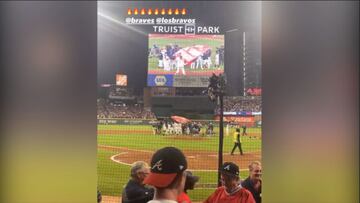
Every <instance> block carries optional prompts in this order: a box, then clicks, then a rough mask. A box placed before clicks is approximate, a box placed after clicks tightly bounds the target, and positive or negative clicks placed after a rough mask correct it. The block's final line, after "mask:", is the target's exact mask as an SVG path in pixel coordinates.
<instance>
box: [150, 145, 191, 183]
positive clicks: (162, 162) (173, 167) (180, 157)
mask: <svg viewBox="0 0 360 203" xmlns="http://www.w3.org/2000/svg"><path fill="white" fill-rule="evenodd" d="M150 167H151V169H150V174H149V175H148V176H147V177H146V178H145V180H144V184H148V185H153V186H155V187H158V188H164V187H167V186H168V185H170V183H171V182H172V181H173V180H174V179H175V177H176V175H177V174H179V173H181V172H183V171H185V170H186V169H187V161H186V158H185V156H184V154H183V153H182V152H181V151H180V150H179V149H177V148H175V147H165V148H162V149H159V150H158V151H157V152H155V154H154V155H153V156H152V158H151V165H150Z"/></svg>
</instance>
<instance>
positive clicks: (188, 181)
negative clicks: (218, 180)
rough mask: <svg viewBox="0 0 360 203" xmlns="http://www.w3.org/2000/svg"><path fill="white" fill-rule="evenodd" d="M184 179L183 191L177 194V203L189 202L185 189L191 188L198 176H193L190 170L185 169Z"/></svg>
mask: <svg viewBox="0 0 360 203" xmlns="http://www.w3.org/2000/svg"><path fill="white" fill-rule="evenodd" d="M185 174H186V180H185V187H184V191H183V192H182V193H181V194H180V195H179V196H178V198H177V202H178V203H191V200H190V197H189V196H188V195H187V190H193V189H194V186H195V183H196V182H198V181H199V177H198V176H193V175H192V173H191V172H190V171H185Z"/></svg>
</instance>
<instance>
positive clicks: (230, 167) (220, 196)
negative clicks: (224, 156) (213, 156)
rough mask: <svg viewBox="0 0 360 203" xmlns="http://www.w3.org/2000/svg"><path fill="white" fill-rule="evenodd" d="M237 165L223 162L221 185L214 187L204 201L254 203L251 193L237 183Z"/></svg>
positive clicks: (209, 202) (213, 202)
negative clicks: (214, 189)
mask: <svg viewBox="0 0 360 203" xmlns="http://www.w3.org/2000/svg"><path fill="white" fill-rule="evenodd" d="M239 180H240V177H239V167H238V166H237V165H236V164H234V163H232V162H225V163H224V164H223V166H222V168H221V181H222V183H223V186H221V187H219V188H218V189H216V191H215V192H214V193H213V194H211V195H210V196H209V197H208V198H207V199H206V200H205V201H204V203H220V202H221V203H255V200H254V197H253V196H252V194H251V193H250V192H249V191H248V190H246V189H245V188H242V187H241V185H240V184H239Z"/></svg>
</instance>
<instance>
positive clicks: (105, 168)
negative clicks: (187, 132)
mask: <svg viewBox="0 0 360 203" xmlns="http://www.w3.org/2000/svg"><path fill="white" fill-rule="evenodd" d="M98 130H99V131H101V130H114V131H115V132H117V133H116V134H114V135H104V134H99V135H98V137H97V139H98V145H106V146H115V147H119V146H120V147H127V148H130V149H141V150H150V151H155V150H157V149H159V148H161V147H164V146H175V147H178V148H180V149H182V150H190V149H192V150H194V149H195V150H198V151H208V152H214V153H217V150H218V139H219V137H218V136H217V135H215V136H212V137H204V138H203V139H201V140H174V139H170V138H169V137H170V136H161V135H153V134H152V127H151V126H145V125H143V126H140V125H131V126H130V125H98ZM217 131H218V128H215V132H217ZM233 131H234V129H231V130H230V133H229V134H230V135H229V136H225V137H224V152H230V151H231V149H232V147H233V142H232V132H233ZM224 132H225V130H224ZM248 133H261V129H260V128H248ZM243 150H244V151H245V152H251V151H260V150H261V139H256V140H254V139H253V140H251V141H250V140H249V138H248V137H244V138H243ZM117 153H118V152H115V151H108V150H103V149H98V154H97V168H98V187H99V190H100V191H101V192H102V194H103V195H110V196H120V195H121V193H122V189H123V186H124V185H125V184H126V183H127V181H128V179H129V171H130V167H129V166H127V165H122V164H118V163H115V162H113V161H112V160H110V157H111V156H113V155H115V154H117ZM247 173H248V172H247V171H241V172H240V175H241V177H243V178H244V177H246V176H247ZM194 174H195V175H198V176H200V181H199V185H208V184H212V185H216V180H217V172H208V171H194ZM214 190H215V187H214V188H196V189H195V190H193V191H190V192H189V195H190V197H191V199H192V200H193V201H202V200H204V199H206V198H207V197H208V196H209V195H210V194H211V193H212V192H213V191H214Z"/></svg>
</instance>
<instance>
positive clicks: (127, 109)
mask: <svg viewBox="0 0 360 203" xmlns="http://www.w3.org/2000/svg"><path fill="white" fill-rule="evenodd" d="M97 107H98V108H97V118H126V119H156V116H155V114H154V113H153V112H151V111H150V109H147V108H144V107H143V106H142V105H140V104H137V103H134V104H126V103H113V102H110V101H108V100H105V99H98V100H97Z"/></svg>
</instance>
